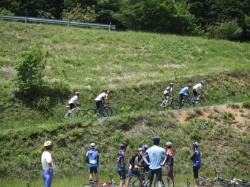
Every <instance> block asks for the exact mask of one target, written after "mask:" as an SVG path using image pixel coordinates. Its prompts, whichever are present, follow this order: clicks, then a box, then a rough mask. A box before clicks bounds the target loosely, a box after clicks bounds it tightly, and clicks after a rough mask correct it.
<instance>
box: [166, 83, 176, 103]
mask: <svg viewBox="0 0 250 187" xmlns="http://www.w3.org/2000/svg"><path fill="white" fill-rule="evenodd" d="M173 89H174V83H172V82H171V83H170V84H169V86H168V87H167V88H165V90H164V98H165V101H166V104H167V103H168V102H169V99H170V94H171V93H172V92H173Z"/></svg>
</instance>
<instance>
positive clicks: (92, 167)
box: [86, 143, 99, 184]
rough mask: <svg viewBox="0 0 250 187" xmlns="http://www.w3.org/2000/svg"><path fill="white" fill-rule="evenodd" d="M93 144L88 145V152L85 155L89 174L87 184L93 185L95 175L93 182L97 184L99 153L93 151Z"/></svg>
mask: <svg viewBox="0 0 250 187" xmlns="http://www.w3.org/2000/svg"><path fill="white" fill-rule="evenodd" d="M95 146H96V144H95V143H91V144H90V145H89V148H90V150H89V151H88V152H87V153H86V162H87V163H88V172H89V182H90V184H91V183H93V176H92V174H93V173H94V174H95V181H96V182H99V176H98V165H99V152H98V151H97V150H95Z"/></svg>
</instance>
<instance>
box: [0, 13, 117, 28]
mask: <svg viewBox="0 0 250 187" xmlns="http://www.w3.org/2000/svg"><path fill="white" fill-rule="evenodd" d="M0 19H5V20H16V21H23V22H25V23H28V22H36V23H52V24H59V25H68V26H81V27H95V28H103V29H108V30H111V29H112V30H115V29H116V26H115V25H112V24H111V23H110V24H98V23H87V22H78V21H68V20H57V19H43V18H30V17H22V16H7V15H1V14H0Z"/></svg>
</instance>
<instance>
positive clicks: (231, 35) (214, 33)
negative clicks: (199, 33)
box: [207, 20, 243, 40]
mask: <svg viewBox="0 0 250 187" xmlns="http://www.w3.org/2000/svg"><path fill="white" fill-rule="evenodd" d="M242 31H243V30H242V28H241V27H240V26H239V24H238V23H237V21H236V20H232V21H227V22H222V23H220V24H219V25H211V26H208V27H207V36H208V37H209V38H215V39H229V40H233V39H237V38H239V37H240V36H241V34H242Z"/></svg>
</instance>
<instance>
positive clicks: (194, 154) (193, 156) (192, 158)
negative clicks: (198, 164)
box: [190, 151, 197, 161]
mask: <svg viewBox="0 0 250 187" xmlns="http://www.w3.org/2000/svg"><path fill="white" fill-rule="evenodd" d="M196 155H197V153H196V151H195V152H194V153H193V155H192V156H191V157H190V160H192V161H194V158H195V157H196Z"/></svg>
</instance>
